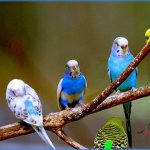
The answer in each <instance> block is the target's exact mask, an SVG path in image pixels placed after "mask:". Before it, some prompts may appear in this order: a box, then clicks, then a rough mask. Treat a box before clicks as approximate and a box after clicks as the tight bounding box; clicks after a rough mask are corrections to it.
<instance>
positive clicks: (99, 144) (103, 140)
mask: <svg viewBox="0 0 150 150" xmlns="http://www.w3.org/2000/svg"><path fill="white" fill-rule="evenodd" d="M94 148H98V149H104V150H111V149H126V148H128V137H127V134H126V132H125V129H124V121H123V120H122V119H121V118H119V117H112V118H111V119H109V120H108V121H107V122H106V124H105V125H104V126H103V127H102V128H101V129H100V130H99V131H98V132H97V135H96V137H95V140H94Z"/></svg>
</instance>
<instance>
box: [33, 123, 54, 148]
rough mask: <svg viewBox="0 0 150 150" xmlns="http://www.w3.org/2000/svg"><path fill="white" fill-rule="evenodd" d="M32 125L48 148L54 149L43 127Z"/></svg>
mask: <svg viewBox="0 0 150 150" xmlns="http://www.w3.org/2000/svg"><path fill="white" fill-rule="evenodd" d="M32 127H33V128H34V130H35V131H36V132H37V133H38V135H39V136H40V137H41V138H42V139H43V141H44V142H45V143H46V144H47V145H48V146H49V147H50V149H53V150H55V146H54V145H53V143H52V142H51V140H50V139H49V137H48V135H47V133H46V131H45V129H44V128H43V127H35V126H32Z"/></svg>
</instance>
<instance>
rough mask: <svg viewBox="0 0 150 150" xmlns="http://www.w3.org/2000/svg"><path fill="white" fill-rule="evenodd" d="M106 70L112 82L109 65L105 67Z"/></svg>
mask: <svg viewBox="0 0 150 150" xmlns="http://www.w3.org/2000/svg"><path fill="white" fill-rule="evenodd" d="M107 72H108V77H109V79H110V82H112V78H111V72H110V69H109V67H108V68H107Z"/></svg>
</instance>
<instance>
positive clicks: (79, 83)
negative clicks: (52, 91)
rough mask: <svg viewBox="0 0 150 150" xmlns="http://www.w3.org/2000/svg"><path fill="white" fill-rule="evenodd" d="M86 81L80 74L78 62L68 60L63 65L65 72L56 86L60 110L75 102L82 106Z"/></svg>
mask: <svg viewBox="0 0 150 150" xmlns="http://www.w3.org/2000/svg"><path fill="white" fill-rule="evenodd" d="M86 88H87V81H86V79H85V77H84V76H83V75H82V73H81V71H80V68H79V65H78V62H77V61H76V60H69V61H68V62H67V63H66V65H65V73H64V76H63V78H62V79H61V80H60V81H59V84H58V87H57V100H58V103H59V107H60V109H61V110H64V109H67V108H69V107H71V108H73V107H75V106H76V105H77V104H80V105H81V106H83V96H84V94H85V91H86Z"/></svg>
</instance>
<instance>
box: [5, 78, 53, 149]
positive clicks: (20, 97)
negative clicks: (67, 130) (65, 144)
mask: <svg viewBox="0 0 150 150" xmlns="http://www.w3.org/2000/svg"><path fill="white" fill-rule="evenodd" d="M6 100H7V103H8V106H9V108H10V110H11V111H12V112H13V113H14V114H15V116H16V117H17V118H18V119H20V120H22V121H24V122H25V123H27V124H29V125H31V126H32V127H33V129H34V130H35V131H36V132H37V133H38V135H39V136H40V137H41V138H42V140H44V142H45V143H46V144H47V145H48V146H49V147H50V149H53V150H55V147H54V145H53V144H52V142H51V141H50V139H49V137H48V135H47V133H46V131H45V129H44V127H43V115H42V105H41V102H40V99H39V97H38V95H37V93H36V92H35V91H34V89H32V88H31V87H30V86H29V85H27V84H26V83H24V82H23V81H22V80H19V79H13V80H11V81H10V82H9V84H8V86H7V89H6Z"/></svg>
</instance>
